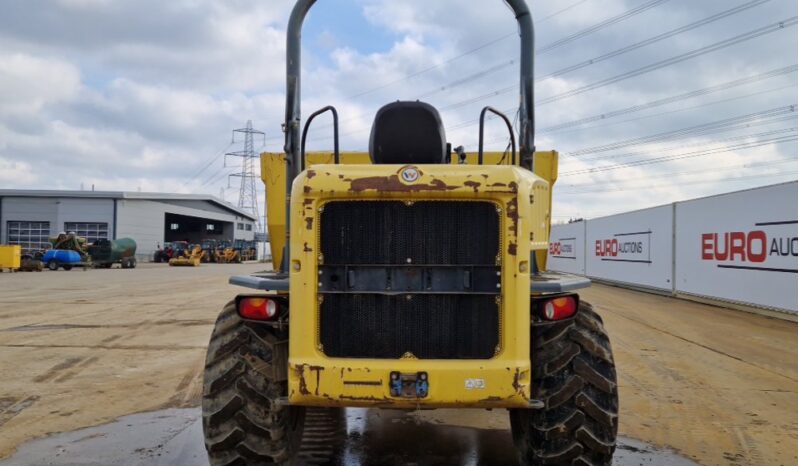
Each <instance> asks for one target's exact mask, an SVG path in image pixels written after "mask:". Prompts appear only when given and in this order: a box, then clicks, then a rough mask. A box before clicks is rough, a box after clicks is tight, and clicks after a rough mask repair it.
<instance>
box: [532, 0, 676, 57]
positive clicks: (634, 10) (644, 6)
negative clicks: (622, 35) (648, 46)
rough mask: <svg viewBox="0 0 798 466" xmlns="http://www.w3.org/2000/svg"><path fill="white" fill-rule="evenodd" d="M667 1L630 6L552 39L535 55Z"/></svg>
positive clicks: (653, 1)
mask: <svg viewBox="0 0 798 466" xmlns="http://www.w3.org/2000/svg"><path fill="white" fill-rule="evenodd" d="M668 1H669V0H652V1H650V2H648V3H644V4H642V5H640V6H638V7H635V8H632V9H631V10H627V11H625V12H623V13H621V14H619V15H616V16H613V17H612V18H609V19H605V20H604V21H601V22H600V23H598V24H595V25H593V26H591V27H589V28H586V29H583V30H581V31H579V32H577V33H575V34H572V35H570V36H568V37H563V38H562V39H560V40H556V41H554V42H552V43H550V44H548V45H546V46H544V47H542V48H539V49H538V50H537V55H543V54H544V53H548V52H551V51H552V50H556V49H558V48H560V47H562V46H564V45H566V44H569V43H571V42H573V41H575V40H578V39H581V38H583V37H586V36H589V35H590V34H593V33H595V32H598V31H600V30H602V29H605V28H607V27H609V26H612V25H613V24H616V23H619V22H621V21H623V20H625V19H628V18H631V17H633V16H636V15H639V14H640V13H643V12H645V11H648V10H650V9H652V8H654V7H656V6H659V5H661V4H663V3H665V2H668Z"/></svg>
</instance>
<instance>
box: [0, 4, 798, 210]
mask: <svg viewBox="0 0 798 466" xmlns="http://www.w3.org/2000/svg"><path fill="white" fill-rule="evenodd" d="M530 4H531V7H532V10H533V13H534V16H535V20H536V22H537V49H538V58H537V70H536V74H537V76H538V78H539V79H538V82H537V88H536V93H537V99H538V103H539V107H538V130H539V131H538V147H539V148H540V149H556V150H559V151H560V152H561V154H562V155H561V170H560V172H561V178H560V182H559V184H558V187H557V189H556V197H555V200H556V201H555V202H556V207H555V209H556V210H555V215H556V216H557V219H558V220H567V219H568V218H570V217H597V216H601V215H605V214H610V213H615V212H622V211H627V210H632V209H638V208H643V207H649V206H654V205H660V204H664V203H668V202H672V201H677V200H684V199H690V198H693V197H700V196H704V195H710V194H715V193H721V192H728V191H734V190H738V189H745V188H749V187H754V186H762V185H768V184H774V183H779V182H783V181H790V180H795V179H798V163H797V162H798V141H796V139H798V118H796V117H798V112H796V107H790V106H791V105H793V104H798V54H796V52H795V50H796V49H795V47H796V44H798V24H796V23H798V19H796V16H798V4H796V2H795V0H733V1H730V0H701V1H694V0H558V1H554V0H538V1H531V2H530ZM291 5H292V2H291V1H290V0H259V1H256V0H226V1H213V0H207V1H203V0H173V1H170V2H162V1H154V0H136V1H133V0H50V1H41V2H30V1H26V0H4V1H3V2H2V5H0V188H45V189H47V188H50V189H80V187H81V185H83V186H84V187H86V188H88V187H90V186H91V185H94V186H95V187H96V189H98V190H112V189H113V190H117V189H126V190H137V189H140V190H142V191H166V192H191V193H208V194H213V195H215V196H220V195H223V196H224V198H225V199H226V200H228V201H232V202H235V201H236V200H237V199H236V196H237V193H238V190H237V187H236V186H235V180H233V185H232V187H231V188H228V178H227V175H228V174H229V173H232V172H234V171H235V170H236V168H235V166H234V160H233V159H228V163H227V166H225V165H224V162H225V161H224V156H223V154H224V153H225V152H228V151H235V150H240V149H241V146H240V144H238V143H235V144H231V130H233V129H235V128H240V127H242V126H244V125H245V123H246V121H247V120H252V121H253V122H254V125H255V127H256V128H257V129H260V130H262V131H264V132H265V133H266V138H265V146H264V147H263V148H261V149H260V150H267V151H278V150H280V147H281V146H282V138H281V133H280V123H281V118H282V115H283V105H284V89H285V84H284V69H285V65H284V59H285V46H284V42H285V39H284V32H285V25H286V22H287V18H288V14H289V12H290V8H291ZM515 32H516V27H515V22H514V19H513V17H512V15H511V13H510V11H509V9H508V8H507V7H506V6H505V5H504V4H503V3H502V2H501V1H500V0H491V1H489V0H485V1H480V2H475V1H468V2H464V1H463V0H458V1H454V0H434V1H431V0H401V1H400V0H320V1H319V2H318V4H317V5H316V7H314V9H313V10H312V11H311V14H310V16H309V18H308V21H307V23H306V29H305V35H304V54H305V55H304V64H303V65H304V86H303V93H304V98H305V100H304V102H303V112H304V113H305V114H306V115H307V114H308V113H309V112H310V111H312V110H314V109H316V108H319V107H321V106H324V105H327V104H333V105H335V106H337V107H338V110H339V112H340V114H341V119H342V128H341V133H342V141H343V143H342V146H343V147H344V148H346V149H352V150H363V149H365V148H366V147H367V139H368V131H369V128H370V125H371V120H372V118H373V116H374V113H375V111H376V109H377V108H379V107H380V106H381V105H383V104H385V103H387V102H390V101H393V100H397V99H422V100H425V101H428V102H430V103H432V104H433V105H435V106H437V107H438V108H440V109H442V116H443V119H444V124H445V125H446V127H447V136H448V139H449V140H450V141H451V142H452V143H453V144H454V145H464V146H465V148H466V150H467V151H476V141H477V131H476V130H477V126H476V122H477V117H478V114H479V111H480V109H481V108H482V107H483V106H485V105H492V106H494V107H496V108H499V109H502V110H506V111H507V112H508V113H509V114H511V115H512V114H514V111H515V110H514V107H516V106H517V101H518V97H517V87H516V85H517V81H518V65H517V64H518V48H519V46H518V40H517V35H516V34H515ZM330 131H331V130H330V128H328V127H327V126H326V124H325V123H321V120H320V124H318V125H317V126H316V127H315V130H314V131H312V133H311V136H310V139H311V145H312V148H314V149H326V148H328V147H330V146H331V138H330V134H331V133H330ZM488 133H489V134H488V136H487V138H486V139H487V140H488V141H489V142H490V145H491V147H492V148H494V149H503V147H504V145H505V144H506V137H505V134H504V133H503V131H502V129H501V127H500V126H499V125H498V124H497V123H496V121H493V122H492V123H491V125H490V128H489V131H488ZM263 142H264V141H263V140H259V141H258V144H257V145H258V146H260V145H261V144H262V143H263Z"/></svg>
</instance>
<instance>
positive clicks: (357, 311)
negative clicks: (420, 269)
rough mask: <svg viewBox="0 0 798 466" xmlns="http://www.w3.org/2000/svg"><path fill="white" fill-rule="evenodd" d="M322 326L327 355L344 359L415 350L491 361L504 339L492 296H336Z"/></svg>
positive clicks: (325, 307)
mask: <svg viewBox="0 0 798 466" xmlns="http://www.w3.org/2000/svg"><path fill="white" fill-rule="evenodd" d="M407 296H411V299H408V298H407ZM320 324H321V342H322V344H323V345H324V353H325V354H326V355H327V356H330V357H339V358H377V359H399V358H401V357H402V355H404V354H405V353H408V352H409V353H412V354H413V355H414V356H416V357H418V358H420V359H490V358H492V357H493V355H494V353H495V351H496V346H497V345H498V343H499V332H498V328H499V311H498V304H497V303H496V297H495V296H491V295H425V294H417V295H399V296H389V295H378V294H352V295H348V294H331V295H326V296H325V297H324V302H323V304H322V305H321V322H320Z"/></svg>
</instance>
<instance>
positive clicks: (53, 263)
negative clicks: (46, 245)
mask: <svg viewBox="0 0 798 466" xmlns="http://www.w3.org/2000/svg"><path fill="white" fill-rule="evenodd" d="M47 268H48V269H50V270H52V271H53V272H55V271H56V270H58V262H56V261H50V262H48V263H47Z"/></svg>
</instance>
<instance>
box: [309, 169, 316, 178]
mask: <svg viewBox="0 0 798 466" xmlns="http://www.w3.org/2000/svg"><path fill="white" fill-rule="evenodd" d="M314 176H316V170H308V179H311V178H313V177H314Z"/></svg>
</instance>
